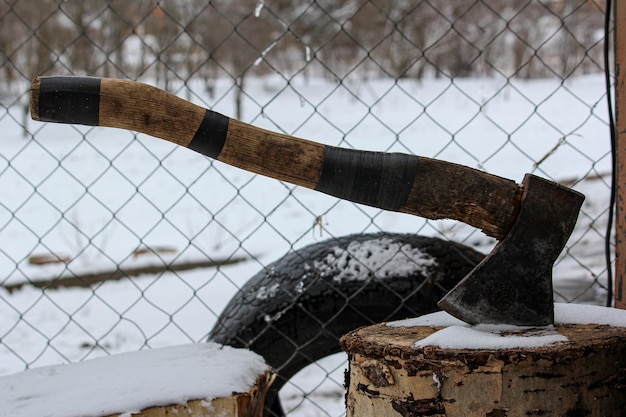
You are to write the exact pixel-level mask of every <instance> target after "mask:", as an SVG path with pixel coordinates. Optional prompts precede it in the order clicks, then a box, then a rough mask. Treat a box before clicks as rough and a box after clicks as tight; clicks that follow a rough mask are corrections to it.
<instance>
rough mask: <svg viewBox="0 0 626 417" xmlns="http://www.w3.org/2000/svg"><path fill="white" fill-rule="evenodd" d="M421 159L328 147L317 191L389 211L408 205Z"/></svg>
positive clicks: (404, 155)
mask: <svg viewBox="0 0 626 417" xmlns="http://www.w3.org/2000/svg"><path fill="white" fill-rule="evenodd" d="M418 161H419V158H417V157H416V156H413V155H406V154H401V153H383V152H367V151H359V150H354V149H343V148H335V147H332V146H327V147H326V148H325V149H324V167H323V168H322V175H321V177H320V181H319V183H318V184H317V186H316V187H315V189H316V190H317V191H321V192H323V193H326V194H330V195H333V196H335V197H339V198H342V199H345V200H349V201H354V202H356V203H362V204H366V205H368V206H373V207H379V208H382V209H385V210H391V211H398V210H399V209H400V208H401V207H402V206H403V205H404V204H405V203H406V201H407V198H408V196H409V193H410V192H411V186H412V185H413V181H414V180H415V176H416V174H417V164H418Z"/></svg>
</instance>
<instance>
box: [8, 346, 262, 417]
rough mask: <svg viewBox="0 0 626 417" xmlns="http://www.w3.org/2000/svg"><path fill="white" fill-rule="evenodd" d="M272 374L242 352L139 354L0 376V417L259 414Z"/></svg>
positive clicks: (208, 349) (192, 349)
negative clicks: (1, 416) (0, 416)
mask: <svg viewBox="0 0 626 417" xmlns="http://www.w3.org/2000/svg"><path fill="white" fill-rule="evenodd" d="M273 377H274V376H273V374H272V373H271V372H270V371H269V368H268V366H267V365H266V364H265V362H264V360H263V358H261V357H260V356H259V355H257V354H255V353H253V352H251V351H248V350H245V349H234V348H230V347H227V346H221V345H218V344H214V343H197V344H189V345H182V346H173V347H167V348H159V349H151V350H143V351H139V352H133V353H123V354H117V355H112V356H107V357H103V358H98V359H93V360H88V361H84V362H78V363H73V364H69V365H57V366H47V367H42V368H34V369H30V370H27V371H24V372H20V373H17V374H13V375H8V376H3V377H0V410H1V411H0V415H3V416H4V415H6V416H11V417H41V416H47V417H87V416H89V417H102V416H111V417H112V416H116V417H137V416H142V417H162V416H173V415H183V416H188V417H193V416H203V417H211V416H220V417H235V416H236V417H261V416H262V415H263V409H264V404H265V395H266V393H267V390H268V388H269V386H270V385H271V383H272V381H273Z"/></svg>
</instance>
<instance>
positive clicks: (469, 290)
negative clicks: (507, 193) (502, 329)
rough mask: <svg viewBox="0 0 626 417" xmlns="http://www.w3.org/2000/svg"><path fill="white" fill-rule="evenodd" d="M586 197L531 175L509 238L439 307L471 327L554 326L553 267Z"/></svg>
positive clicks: (451, 292)
mask: <svg viewBox="0 0 626 417" xmlns="http://www.w3.org/2000/svg"><path fill="white" fill-rule="evenodd" d="M584 199H585V197H584V195H582V194H580V193H578V192H576V191H574V190H571V189H569V188H566V187H563V186H561V185H559V184H556V183H554V182H552V181H548V180H545V179H542V178H539V177H536V176H534V175H530V174H527V175H526V176H525V177H524V182H523V186H522V198H521V204H520V209H519V214H518V216H517V218H516V220H515V222H514V224H513V226H512V227H511V229H510V230H509V232H508V234H507V235H506V237H505V238H504V239H502V240H501V241H500V242H499V243H498V244H497V245H496V246H495V247H494V249H493V251H492V252H491V253H490V254H489V255H487V256H486V257H485V259H484V260H483V261H482V262H481V263H479V264H478V265H477V266H476V267H475V268H474V269H473V270H472V271H471V272H470V273H469V274H468V275H467V276H466V277H465V278H463V280H461V282H459V283H458V284H457V286H456V287H454V288H453V289H452V290H451V291H450V292H449V293H448V294H447V295H446V296H445V297H444V298H443V299H442V300H441V301H439V307H441V309H443V310H445V311H447V312H448V313H450V314H452V315H453V316H455V317H457V318H459V319H461V320H463V321H465V322H466V323H470V324H479V323H493V324H513V325H519V326H545V325H549V324H554V299H553V293H552V268H553V266H554V262H555V261H556V259H557V258H558V256H559V254H560V253H561V251H562V250H563V248H564V247H565V243H566V242H567V240H568V238H569V236H570V235H571V233H572V231H573V229H574V225H575V224H576V220H577V218H578V212H579V211H580V207H581V205H582V203H583V201H584Z"/></svg>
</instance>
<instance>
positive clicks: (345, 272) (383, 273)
mask: <svg viewBox="0 0 626 417" xmlns="http://www.w3.org/2000/svg"><path fill="white" fill-rule="evenodd" d="M436 265H437V262H436V261H435V259H434V258H433V257H432V256H430V255H428V254H426V253H423V252H422V251H420V250H419V249H418V248H414V247H412V246H411V245H408V244H407V245H401V244H400V243H397V242H393V241H392V240H391V239H387V238H380V239H371V240H368V241H365V242H358V241H353V242H350V244H349V245H348V247H347V248H345V249H344V248H340V247H334V248H333V249H332V252H331V253H329V254H328V255H327V256H326V259H324V260H323V261H317V260H316V261H314V262H313V267H314V268H315V269H316V270H317V271H318V272H319V273H320V274H321V275H322V276H325V275H334V277H333V280H334V281H335V282H342V281H344V280H350V281H365V280H366V279H368V278H369V277H370V276H371V275H372V274H373V275H374V276H375V277H377V278H383V279H384V278H390V277H395V276H400V275H410V274H413V273H415V272H425V271H427V270H428V268H429V267H434V266H436Z"/></svg>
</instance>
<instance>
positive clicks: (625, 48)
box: [614, 1, 626, 309]
mask: <svg viewBox="0 0 626 417" xmlns="http://www.w3.org/2000/svg"><path fill="white" fill-rule="evenodd" d="M614 27H615V77H616V83H615V121H616V126H617V129H616V130H617V147H616V153H617V154H616V155H615V157H616V159H617V164H616V172H615V174H614V175H615V176H616V180H617V196H616V197H617V198H616V205H617V206H616V211H615V214H616V216H615V217H616V219H615V307H617V308H622V309H626V298H625V297H624V288H623V287H624V284H625V281H626V3H625V2H623V1H616V2H615V24H614Z"/></svg>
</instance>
